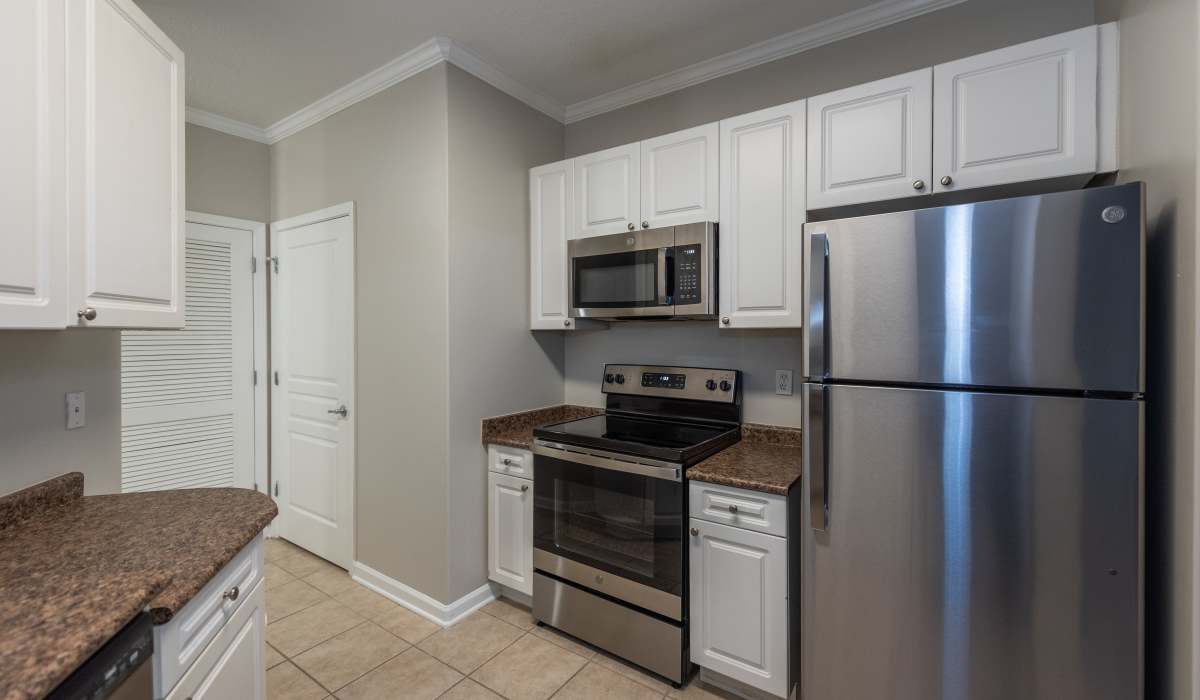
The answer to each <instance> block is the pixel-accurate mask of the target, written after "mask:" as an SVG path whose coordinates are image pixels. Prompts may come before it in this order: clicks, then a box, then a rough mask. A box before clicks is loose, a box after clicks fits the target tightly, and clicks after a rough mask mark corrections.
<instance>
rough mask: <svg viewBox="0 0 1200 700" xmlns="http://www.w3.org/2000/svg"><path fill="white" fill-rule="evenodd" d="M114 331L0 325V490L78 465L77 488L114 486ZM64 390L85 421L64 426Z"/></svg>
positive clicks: (117, 435) (117, 405)
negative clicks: (81, 406)
mask: <svg viewBox="0 0 1200 700" xmlns="http://www.w3.org/2000/svg"><path fill="white" fill-rule="evenodd" d="M120 382H121V345H120V333H119V331H109V330H92V329H88V330H68V331H0V398H2V399H3V400H0V494H5V493H9V492H11V491H16V490H17V489H21V488H24V487H26V486H29V485H31V484H35V483H37V482H39V481H45V480H46V479H49V478H52V477H55V476H59V475H60V474H65V473H66V472H70V471H80V472H83V474H84V482H83V485H84V490H85V492H87V493H89V494H93V493H115V492H117V491H120V490H121V396H120V389H121V387H120ZM69 391H84V392H86V394H87V397H86V402H87V403H86V408H87V425H86V426H84V427H83V428H78V429H75V430H67V429H66V415H67V410H66V399H65V394H66V393H67V392H69Z"/></svg>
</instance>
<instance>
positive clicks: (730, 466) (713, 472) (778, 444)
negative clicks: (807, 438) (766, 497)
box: [687, 423, 803, 496]
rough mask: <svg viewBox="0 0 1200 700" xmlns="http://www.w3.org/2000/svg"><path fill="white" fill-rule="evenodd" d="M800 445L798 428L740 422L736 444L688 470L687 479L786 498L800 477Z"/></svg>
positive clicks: (801, 451)
mask: <svg viewBox="0 0 1200 700" xmlns="http://www.w3.org/2000/svg"><path fill="white" fill-rule="evenodd" d="M800 444H801V443H800V430H799V428H780V427H775V426H769V425H757V424H754V423H743V424H742V439H741V441H740V442H738V443H736V444H734V445H732V446H730V447H727V448H725V449H724V450H721V451H720V452H718V453H716V454H715V455H713V456H712V457H709V458H708V459H706V460H704V461H703V462H701V463H699V464H697V465H695V466H692V467H688V470H687V477H688V478H689V479H693V480H695V481H706V482H708V483H710V484H721V485H723V486H733V487H734V488H739V489H750V490H751V491H764V492H766V493H774V494H779V495H781V496H786V495H787V492H788V488H790V487H791V485H792V483H794V482H795V481H796V479H799V478H800V467H801V464H800V459H801V457H802V455H803V450H802V449H801V447H800Z"/></svg>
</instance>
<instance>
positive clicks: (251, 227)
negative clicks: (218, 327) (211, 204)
mask: <svg viewBox="0 0 1200 700" xmlns="http://www.w3.org/2000/svg"><path fill="white" fill-rule="evenodd" d="M184 220H185V224H184V225H185V227H186V225H187V224H188V223H192V224H203V225H205V226H218V227H220V228H227V229H233V230H235V231H245V232H246V233H248V234H249V235H250V236H251V250H252V251H253V255H254V261H253V262H248V263H246V264H248V265H253V268H251V269H253V270H254V274H253V275H252V277H251V280H250V286H251V288H252V289H253V290H254V371H255V372H256V377H257V380H256V381H255V383H254V431H253V432H254V485H255V489H256V490H258V491H261V492H263V493H267V492H268V491H269V490H270V481H268V474H267V444H268V441H269V439H270V432H269V431H268V430H267V428H268V425H269V424H268V423H267V367H268V364H267V357H268V355H267V274H266V270H267V265H266V260H267V225H266V223H264V222H262V221H250V220H248V219H235V218H232V217H229V216H218V215H216V214H205V213H204V212H199V211H188V212H187V213H186V214H185V215H184Z"/></svg>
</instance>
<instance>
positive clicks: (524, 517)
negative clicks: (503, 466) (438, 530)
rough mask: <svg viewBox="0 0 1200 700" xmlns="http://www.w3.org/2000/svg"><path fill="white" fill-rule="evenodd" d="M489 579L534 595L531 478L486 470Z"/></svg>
mask: <svg viewBox="0 0 1200 700" xmlns="http://www.w3.org/2000/svg"><path fill="white" fill-rule="evenodd" d="M488 578H489V579H491V580H492V581H495V582H496V583H499V584H500V585H502V586H507V587H508V588H511V589H513V590H515V591H519V592H521V593H524V594H525V595H533V480H532V479H522V478H519V477H515V476H509V475H508V474H499V473H496V472H492V471H489V472H488Z"/></svg>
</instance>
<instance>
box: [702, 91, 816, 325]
mask: <svg viewBox="0 0 1200 700" xmlns="http://www.w3.org/2000/svg"><path fill="white" fill-rule="evenodd" d="M805 123H806V119H805V102H804V100H800V101H798V102H792V103H789V104H786V105H782V106H779V107H772V108H770V109H764V110H760V111H758V112H753V113H751V114H744V115H742V116H739V117H734V118H732V119H725V120H722V121H721V257H720V263H719V264H720V287H721V289H720V309H721V314H720V326H721V327H722V328H796V327H799V326H800V325H801V317H802V313H801V308H800V301H801V284H800V282H801V272H802V269H803V268H802V265H801V263H802V253H801V249H802V241H803V228H804V219H805V204H804V195H805V185H804V159H805V145H804V144H805V141H804V129H805Z"/></svg>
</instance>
